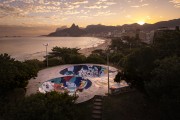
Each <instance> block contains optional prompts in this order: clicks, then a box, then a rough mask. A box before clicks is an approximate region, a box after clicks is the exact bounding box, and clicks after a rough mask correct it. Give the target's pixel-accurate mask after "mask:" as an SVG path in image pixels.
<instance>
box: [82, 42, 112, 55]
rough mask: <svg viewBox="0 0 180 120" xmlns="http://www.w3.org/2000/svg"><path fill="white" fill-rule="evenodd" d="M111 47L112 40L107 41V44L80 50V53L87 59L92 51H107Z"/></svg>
mask: <svg viewBox="0 0 180 120" xmlns="http://www.w3.org/2000/svg"><path fill="white" fill-rule="evenodd" d="M109 45H111V39H105V42H104V43H103V44H100V45H98V46H96V47H90V48H84V49H81V50H79V52H80V53H81V54H83V55H85V56H86V57H87V56H89V55H90V54H91V53H92V51H94V50H97V49H102V50H105V49H107V47H108V46H109Z"/></svg>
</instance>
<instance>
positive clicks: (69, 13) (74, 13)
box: [64, 11, 80, 15]
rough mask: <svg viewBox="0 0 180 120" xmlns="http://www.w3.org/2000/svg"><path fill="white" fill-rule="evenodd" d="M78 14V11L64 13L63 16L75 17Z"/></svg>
mask: <svg viewBox="0 0 180 120" xmlns="http://www.w3.org/2000/svg"><path fill="white" fill-rule="evenodd" d="M79 13H80V12H79V11H66V12H65V13H64V14H65V15H76V14H79Z"/></svg>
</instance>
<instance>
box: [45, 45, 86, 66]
mask: <svg viewBox="0 0 180 120" xmlns="http://www.w3.org/2000/svg"><path fill="white" fill-rule="evenodd" d="M78 51H79V49H77V48H66V47H64V48H60V47H54V48H53V49H52V52H50V53H49V65H50V66H55V65H61V64H79V63H83V62H84V61H85V59H86V57H85V56H83V55H81V54H80V53H79V52H78Z"/></svg>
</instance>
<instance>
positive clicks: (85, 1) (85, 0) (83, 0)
mask: <svg viewBox="0 0 180 120" xmlns="http://www.w3.org/2000/svg"><path fill="white" fill-rule="evenodd" d="M87 3H89V1H87V0H78V1H75V2H73V3H72V4H74V5H79V4H87Z"/></svg>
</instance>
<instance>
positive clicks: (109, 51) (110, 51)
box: [107, 48, 113, 95]
mask: <svg viewBox="0 0 180 120" xmlns="http://www.w3.org/2000/svg"><path fill="white" fill-rule="evenodd" d="M112 52H113V50H109V48H108V51H107V66H108V95H109V88H110V85H109V53H112Z"/></svg>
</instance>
